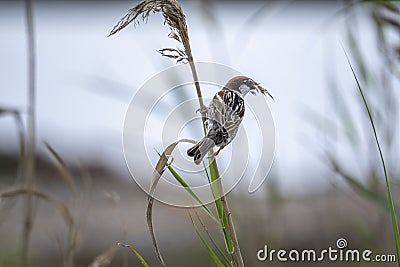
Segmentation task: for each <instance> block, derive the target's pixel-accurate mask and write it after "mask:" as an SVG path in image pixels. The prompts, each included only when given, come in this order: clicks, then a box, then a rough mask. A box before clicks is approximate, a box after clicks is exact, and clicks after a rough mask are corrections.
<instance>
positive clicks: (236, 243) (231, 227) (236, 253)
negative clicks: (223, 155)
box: [211, 158, 244, 267]
mask: <svg viewBox="0 0 400 267" xmlns="http://www.w3.org/2000/svg"><path fill="white" fill-rule="evenodd" d="M211 160H212V165H213V170H214V172H215V175H216V177H218V179H217V186H218V188H219V193H220V196H221V203H222V208H223V211H224V216H225V218H226V220H227V222H228V231H229V233H230V236H231V238H232V243H233V248H234V251H233V254H234V256H235V259H236V263H237V265H238V267H244V262H243V257H242V253H241V251H240V246H239V241H238V239H237V236H236V231H235V227H234V225H233V220H232V214H231V212H230V210H229V207H228V202H227V201H226V199H225V194H224V192H223V190H224V189H223V188H222V182H221V179H220V176H219V170H218V166H217V162H216V160H215V158H212V159H211Z"/></svg>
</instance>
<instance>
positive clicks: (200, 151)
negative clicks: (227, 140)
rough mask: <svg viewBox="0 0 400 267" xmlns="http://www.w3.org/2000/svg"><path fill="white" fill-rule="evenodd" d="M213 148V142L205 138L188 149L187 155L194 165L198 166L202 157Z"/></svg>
mask: <svg viewBox="0 0 400 267" xmlns="http://www.w3.org/2000/svg"><path fill="white" fill-rule="evenodd" d="M214 146H215V142H214V141H213V140H212V139H211V138H209V137H208V136H205V137H204V138H203V139H201V140H200V141H199V142H198V143H197V144H196V145H195V146H193V147H192V148H189V149H188V151H187V154H188V156H189V157H193V159H194V163H196V164H197V165H199V164H200V162H201V161H202V160H203V158H204V156H205V155H207V153H208V152H209V151H210V150H211V149H213V147H214Z"/></svg>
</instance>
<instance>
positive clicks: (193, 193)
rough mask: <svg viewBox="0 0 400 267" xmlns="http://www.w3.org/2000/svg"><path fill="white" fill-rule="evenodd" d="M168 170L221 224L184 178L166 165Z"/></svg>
mask: <svg viewBox="0 0 400 267" xmlns="http://www.w3.org/2000/svg"><path fill="white" fill-rule="evenodd" d="M167 168H168V170H169V171H170V172H171V174H172V176H174V178H175V179H176V180H177V181H178V182H179V183H180V184H181V185H182V186H183V187H184V188H185V189H186V191H187V192H188V193H189V194H190V195H191V196H192V197H193V198H194V199H195V200H196V201H197V202H198V203H199V204H200V205H201V207H202V208H203V209H204V211H205V212H206V213H207V214H208V215H209V216H210V217H211V219H213V220H214V221H215V222H216V223H218V224H219V225H220V224H221V223H220V222H219V221H218V219H217V218H216V217H215V216H214V214H212V212H211V211H210V210H209V209H208V208H207V206H206V205H205V204H204V203H203V202H202V201H201V199H200V198H199V197H198V196H197V195H196V193H195V192H193V190H192V189H191V188H190V186H189V185H188V184H187V183H186V182H185V180H184V179H183V178H182V177H181V176H180V175H179V174H178V173H177V172H176V171H175V170H174V168H172V166H171V165H169V164H168V165H167Z"/></svg>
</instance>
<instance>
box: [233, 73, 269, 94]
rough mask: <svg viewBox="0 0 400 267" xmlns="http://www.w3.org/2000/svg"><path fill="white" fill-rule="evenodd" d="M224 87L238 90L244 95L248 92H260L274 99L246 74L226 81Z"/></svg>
mask: <svg viewBox="0 0 400 267" xmlns="http://www.w3.org/2000/svg"><path fill="white" fill-rule="evenodd" d="M226 87H227V88H229V89H231V90H235V91H239V92H240V93H241V94H242V95H243V96H245V95H246V94H247V93H248V92H250V93H251V94H253V95H255V94H257V93H261V94H263V95H268V96H269V97H271V98H272V99H274V98H273V97H272V95H271V94H270V93H269V92H268V90H267V89H265V88H264V87H263V86H261V84H260V83H257V82H255V81H254V80H253V79H251V78H249V77H246V76H237V77H234V78H232V79H231V80H229V81H228V83H227V85H226Z"/></svg>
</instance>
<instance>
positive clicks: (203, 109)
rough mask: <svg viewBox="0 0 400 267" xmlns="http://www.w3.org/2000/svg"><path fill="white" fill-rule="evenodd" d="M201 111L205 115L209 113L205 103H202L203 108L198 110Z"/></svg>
mask: <svg viewBox="0 0 400 267" xmlns="http://www.w3.org/2000/svg"><path fill="white" fill-rule="evenodd" d="M197 112H200V114H202V115H205V114H207V113H208V107H206V106H205V105H202V106H201V108H199V109H197V110H196V113H197Z"/></svg>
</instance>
